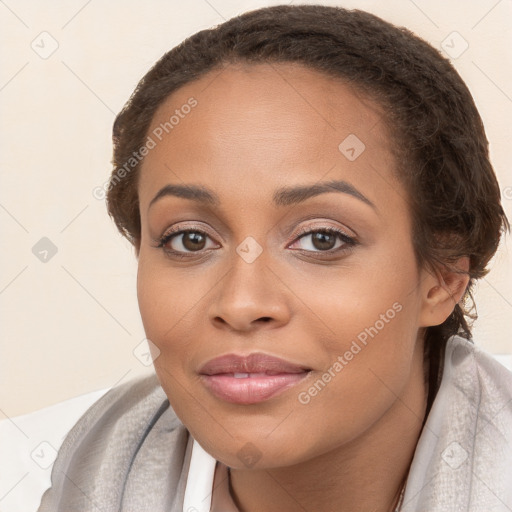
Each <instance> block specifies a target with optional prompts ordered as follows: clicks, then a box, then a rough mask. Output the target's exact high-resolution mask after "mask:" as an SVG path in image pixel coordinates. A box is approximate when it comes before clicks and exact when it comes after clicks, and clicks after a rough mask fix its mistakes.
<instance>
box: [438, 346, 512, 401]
mask: <svg viewBox="0 0 512 512" xmlns="http://www.w3.org/2000/svg"><path fill="white" fill-rule="evenodd" d="M445 360H446V361H445V365H446V366H447V368H446V372H445V373H446V374H447V375H445V377H447V378H450V377H451V378H452V379H453V380H454V382H456V383H457V384H458V385H461V386H462V390H463V391H465V394H466V396H468V397H469V396H470V393H469V391H470V389H471V390H472V393H471V395H472V396H473V397H474V399H475V400H477V401H478V404H479V405H480V406H485V405H487V404H486V403H485V402H484V403H482V399H485V398H486V395H490V396H492V402H494V403H496V401H502V400H504V401H505V402H509V401H510V399H511V398H512V372H511V371H510V370H508V369H507V368H505V366H503V365H502V364H501V363H500V362H498V361H497V360H496V359H495V357H494V356H493V355H492V354H490V353H489V352H487V351H486V350H484V349H482V348H481V347H479V346H478V345H477V344H475V343H473V341H470V340H467V339H465V338H462V337H460V336H453V337H452V338H450V340H449V341H448V344H447V347H446V357H445Z"/></svg>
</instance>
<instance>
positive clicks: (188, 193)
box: [148, 180, 377, 210]
mask: <svg viewBox="0 0 512 512" xmlns="http://www.w3.org/2000/svg"><path fill="white" fill-rule="evenodd" d="M328 192H342V193H344V194H348V195H350V196H352V197H355V198H356V199H359V200H360V201H362V202H363V203H365V204H367V205H369V206H371V207H372V208H373V209H374V210H376V209H377V207H376V206H375V204H374V203H373V202H372V201H370V200H369V199H368V198H367V197H366V196H364V195H363V194H362V193H361V192H359V190H357V189H356V188H355V187H354V186H353V185H351V184H350V183H348V182H347V181H344V180H331V181H325V182H323V183H316V184H314V185H299V186H294V187H282V188H279V189H277V190H276V191H275V192H274V195H273V198H272V199H273V202H274V204H275V205H276V206H291V205H294V204H298V203H302V202H303V201H305V200H306V199H309V198H311V197H315V196H318V195H320V194H325V193H328ZM166 196H174V197H181V198H183V199H190V200H192V201H196V202H199V203H206V204H210V205H219V204H220V199H219V196H218V195H217V194H216V193H215V192H213V191H212V190H210V189H208V188H206V187H204V186H202V185H165V186H164V187H163V188H161V189H160V190H159V191H158V192H157V194H156V195H155V197H153V199H152V200H151V202H150V203H149V207H148V208H150V207H151V206H152V205H153V204H154V203H155V202H157V201H158V200H159V199H161V198H163V197H166Z"/></svg>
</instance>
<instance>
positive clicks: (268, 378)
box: [201, 372, 309, 405]
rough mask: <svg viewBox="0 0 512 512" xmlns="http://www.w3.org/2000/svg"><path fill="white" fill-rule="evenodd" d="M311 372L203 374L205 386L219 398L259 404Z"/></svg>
mask: <svg viewBox="0 0 512 512" xmlns="http://www.w3.org/2000/svg"><path fill="white" fill-rule="evenodd" d="M308 375H309V372H301V373H282V374H278V375H264V376H257V377H247V378H241V379H239V378H235V377H233V376H232V375H225V374H224V375H222V374H220V375H201V377H202V379H201V380H202V381H203V383H204V384H205V386H206V387H207V388H208V389H209V390H210V391H211V392H212V393H213V394H214V395H215V396H216V397H218V398H220V399H221V400H224V401H226V402H231V403H234V404H245V405H249V404H257V403H259V402H264V401H265V400H269V399H270V398H272V397H274V396H276V395H278V394H280V393H282V392H283V391H285V390H287V389H289V388H291V387H292V386H295V385H297V384H298V383H299V382H301V381H302V380H304V378H305V377H307V376H308Z"/></svg>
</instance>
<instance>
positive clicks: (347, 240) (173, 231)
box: [154, 226, 358, 259]
mask: <svg viewBox="0 0 512 512" xmlns="http://www.w3.org/2000/svg"><path fill="white" fill-rule="evenodd" d="M186 233H199V234H201V235H203V236H206V237H208V238H211V237H210V235H209V234H208V233H207V232H206V231H204V230H202V229H199V228H195V227H194V226H192V227H187V228H186V229H180V228H170V229H169V230H167V231H166V232H165V233H164V234H163V235H162V236H161V237H160V238H158V239H156V240H154V242H155V247H156V248H158V249H162V250H163V251H164V253H165V254H166V255H168V256H170V257H177V258H179V259H184V258H189V257H193V256H194V255H197V254H201V252H202V251H190V252H182V251H175V250H173V249H169V248H167V247H165V246H166V244H168V243H169V242H170V241H171V240H172V239H173V238H174V237H177V236H179V235H184V234H186ZM314 233H327V234H330V235H335V236H337V237H338V239H340V240H341V241H342V242H343V244H344V245H342V246H341V247H338V248H336V249H328V250H326V251H308V250H306V249H293V250H298V251H302V252H303V253H308V254H311V253H314V254H327V255H329V256H332V255H333V254H334V253H345V254H348V253H350V252H352V250H353V249H354V247H355V246H356V245H358V242H357V240H356V239H354V238H352V237H350V236H348V235H347V234H346V233H344V232H343V231H342V230H341V229H337V228H333V227H322V228H316V229H314V228H302V229H301V230H300V231H299V232H298V233H297V234H296V235H295V238H294V240H293V242H292V244H294V243H295V242H297V241H298V240H299V239H301V238H303V237H305V236H306V235H311V234H314ZM292 244H291V245H292ZM316 257H318V256H316Z"/></svg>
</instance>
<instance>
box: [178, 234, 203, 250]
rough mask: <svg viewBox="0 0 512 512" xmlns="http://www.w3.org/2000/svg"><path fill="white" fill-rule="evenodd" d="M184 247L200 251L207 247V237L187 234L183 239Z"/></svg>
mask: <svg viewBox="0 0 512 512" xmlns="http://www.w3.org/2000/svg"><path fill="white" fill-rule="evenodd" d="M183 245H184V246H185V247H186V248H187V249H188V250H189V251H194V250H199V249H202V248H203V247H204V245H205V237H204V236H203V235H201V234H200V233H185V234H184V237H183Z"/></svg>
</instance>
